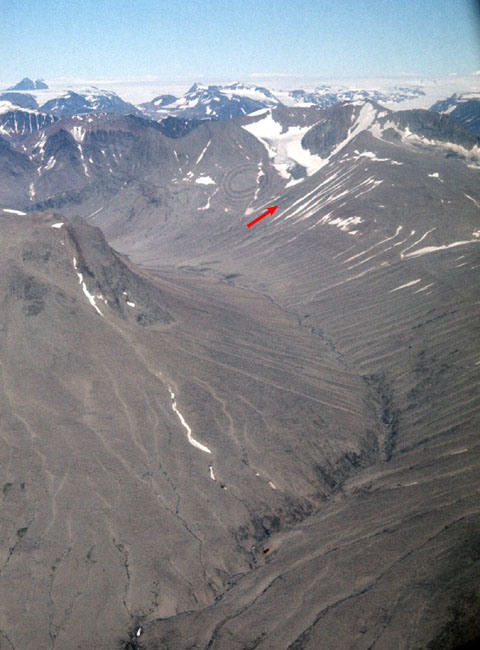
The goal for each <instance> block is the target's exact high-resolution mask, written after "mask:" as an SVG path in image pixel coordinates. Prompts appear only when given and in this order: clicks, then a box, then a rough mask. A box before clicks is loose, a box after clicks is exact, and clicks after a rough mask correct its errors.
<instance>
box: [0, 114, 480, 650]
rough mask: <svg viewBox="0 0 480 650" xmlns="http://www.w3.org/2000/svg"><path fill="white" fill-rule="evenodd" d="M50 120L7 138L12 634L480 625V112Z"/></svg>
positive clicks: (271, 632) (222, 648)
mask: <svg viewBox="0 0 480 650" xmlns="http://www.w3.org/2000/svg"><path fill="white" fill-rule="evenodd" d="M89 120H90V121H89ZM41 131H42V132H41V133H40V134H38V133H37V134H35V135H31V136H28V137H27V138H25V139H22V140H21V141H20V140H19V141H18V142H17V143H13V145H8V147H7V146H6V145H5V151H4V152H3V153H2V150H0V156H3V158H1V159H0V172H1V173H3V178H5V179H6V180H7V181H8V174H10V176H12V174H11V171H12V169H14V170H15V174H13V176H12V178H13V180H14V184H13V185H11V184H9V183H8V182H6V183H5V184H4V186H3V188H4V189H3V192H4V194H3V195H2V201H3V202H4V203H5V202H6V201H9V202H10V203H9V205H10V208H9V209H7V210H5V211H3V212H0V227H1V228H2V237H1V239H0V246H1V256H0V260H1V262H0V264H1V266H2V272H1V273H0V296H1V300H2V306H3V308H2V312H1V313H2V317H1V318H2V327H1V331H0V345H1V353H0V361H1V370H2V383H1V385H0V400H1V411H0V412H1V423H0V432H1V437H2V448H3V452H2V454H1V456H0V458H1V472H2V485H3V525H2V529H1V530H2V545H1V552H2V569H1V572H0V589H1V597H0V599H1V602H2V614H1V617H0V622H1V625H0V629H1V632H0V648H1V649H2V650H3V648H10V649H11V648H15V649H19V648H20V649H22V650H23V649H25V650H34V649H35V650H37V649H38V648H40V647H41V648H56V649H57V650H63V649H65V650H67V649H71V648H85V649H87V648H88V649H91V648H94V647H95V648H105V649H110V648H112V649H113V648H130V650H142V649H143V650H160V649H162V650H163V649H166V648H168V649H170V650H174V649H175V650H176V649H178V650H180V649H185V648H191V649H193V648H198V649H199V650H200V649H202V650H206V649H216V650H236V649H238V650H246V649H248V650H253V648H263V649H265V650H267V649H269V650H282V649H284V650H287V649H290V650H301V649H306V650H316V649H318V648H328V649H329V650H337V649H338V650H345V649H346V648H351V649H352V650H353V649H355V650H367V649H375V650H383V649H384V650H387V649H388V650H390V649H391V648H398V649H405V650H407V649H408V650H410V649H411V650H413V649H415V650H420V649H423V650H443V649H445V650H455V649H457V648H460V647H461V645H462V644H464V643H467V642H471V641H473V640H474V639H475V638H477V637H479V636H480V623H479V621H480V617H479V615H478V613H479V608H480V591H479V587H478V585H479V580H478V578H479V572H480V544H479V540H480V528H479V523H480V522H479V515H480V500H479V494H478V492H479V489H480V484H479V476H480V474H479V462H480V455H479V446H478V429H479V419H480V407H479V402H478V381H479V375H480V346H479V335H478V334H479V326H478V323H479V315H480V313H479V311H480V309H479V305H480V295H479V287H478V281H477V278H478V273H477V270H478V268H479V267H480V246H479V244H480V218H479V215H480V192H479V191H478V178H479V176H478V174H479V167H478V140H477V138H476V136H474V135H473V134H472V133H470V132H469V131H467V130H466V129H464V128H463V127H461V126H460V125H459V124H457V123H456V122H454V121H453V120H452V119H451V118H449V117H448V116H439V115H436V114H433V113H430V112H428V111H407V112H397V113H392V112H390V111H386V110H383V109H382V108H381V107H379V106H378V105H375V104H371V103H365V104H361V105H360V104H357V105H352V104H348V105H347V104H345V105H339V106H334V107H332V108H329V109H326V110H322V109H317V108H314V109H286V108H285V107H280V108H276V109H274V110H270V111H266V112H265V111H264V112H261V113H260V114H256V115H255V114H254V115H250V116H244V117H239V118H234V119H233V120H230V121H228V122H224V123H211V124H204V125H200V126H196V128H193V129H192V130H190V131H189V132H188V133H186V134H183V135H182V136H181V137H177V138H172V137H167V136H166V135H165V133H163V132H162V131H161V127H160V126H158V125H155V124H151V123H145V122H142V121H141V120H139V119H137V118H134V117H125V116H118V115H114V116H112V115H98V114H92V115H91V116H89V117H88V118H87V116H84V117H83V118H82V119H79V117H78V116H73V117H65V118H61V119H59V120H58V121H57V122H55V123H54V124H51V125H49V126H47V127H46V128H45V129H43V130H41ZM2 161H6V162H5V164H4V163H3V162H2ZM2 164H4V166H3V167H2V166H1V165H2ZM14 165H15V166H14ZM2 170H3V171H2ZM12 182H13V181H12ZM32 184H33V185H32ZM15 198H16V201H15V202H14V199H15ZM271 205H278V208H277V210H276V212H275V213H274V214H273V215H272V216H271V217H267V218H265V219H264V220H262V221H260V222H259V223H258V224H256V225H255V226H254V227H252V228H249V229H247V228H246V223H247V222H248V221H250V220H251V219H253V218H254V217H255V216H257V215H259V214H261V213H262V212H263V211H264V210H265V209H266V208H267V207H269V206H271ZM12 208H13V211H12ZM15 210H17V212H15ZM23 211H25V214H24V213H23ZM76 215H78V216H76ZM97 226H98V227H97ZM100 228H101V230H100ZM102 233H104V234H102ZM107 241H108V243H107ZM110 246H113V247H114V248H111V247H110ZM114 249H116V250H114ZM116 251H120V252H116Z"/></svg>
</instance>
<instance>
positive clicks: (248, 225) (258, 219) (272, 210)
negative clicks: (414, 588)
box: [247, 205, 278, 228]
mask: <svg viewBox="0 0 480 650" xmlns="http://www.w3.org/2000/svg"><path fill="white" fill-rule="evenodd" d="M277 208H278V205H272V207H271V208H268V210H267V211H266V212H264V213H263V214H261V215H260V216H259V217H257V218H256V219H254V220H253V221H250V223H247V228H250V226H253V224H254V223H257V221H260V219H263V217H266V216H267V214H273V213H274V212H275V210H276V209H277Z"/></svg>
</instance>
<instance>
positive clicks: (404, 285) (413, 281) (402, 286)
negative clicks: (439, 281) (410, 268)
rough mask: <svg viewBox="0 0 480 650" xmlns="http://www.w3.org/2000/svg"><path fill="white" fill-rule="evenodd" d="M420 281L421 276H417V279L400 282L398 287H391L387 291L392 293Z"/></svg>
mask: <svg viewBox="0 0 480 650" xmlns="http://www.w3.org/2000/svg"><path fill="white" fill-rule="evenodd" d="M421 281H422V278H418V279H417V280H412V281H411V282H406V283H405V284H401V285H400V286H399V287H396V288H395V289H392V290H391V291H389V293H394V292H395V291H400V289H406V288H407V287H413V286H414V285H415V284H418V283H419V282H421Z"/></svg>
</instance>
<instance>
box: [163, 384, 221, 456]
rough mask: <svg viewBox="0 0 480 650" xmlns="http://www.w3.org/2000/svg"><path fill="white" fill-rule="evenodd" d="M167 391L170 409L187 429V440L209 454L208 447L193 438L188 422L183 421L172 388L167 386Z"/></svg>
mask: <svg viewBox="0 0 480 650" xmlns="http://www.w3.org/2000/svg"><path fill="white" fill-rule="evenodd" d="M168 391H169V393H170V397H171V398H172V410H173V411H174V412H175V413H176V414H177V415H178V419H179V420H180V422H181V423H182V426H183V427H184V429H185V430H186V431H187V438H188V442H189V443H190V444H191V445H192V446H193V447H196V448H197V449H200V451H204V452H205V453H206V454H211V453H212V452H211V451H210V449H209V448H208V447H206V446H205V445H202V443H201V442H198V440H195V438H194V437H193V436H192V430H191V428H190V427H189V426H188V424H187V423H186V422H185V418H184V417H183V415H182V414H181V413H180V411H179V410H178V409H177V403H176V401H175V393H174V392H173V390H172V389H171V388H170V386H169V387H168Z"/></svg>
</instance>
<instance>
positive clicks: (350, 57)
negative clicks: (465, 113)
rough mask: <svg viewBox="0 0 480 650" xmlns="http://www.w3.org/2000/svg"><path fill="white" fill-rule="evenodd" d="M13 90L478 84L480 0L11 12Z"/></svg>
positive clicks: (133, 0)
mask: <svg viewBox="0 0 480 650" xmlns="http://www.w3.org/2000/svg"><path fill="white" fill-rule="evenodd" d="M0 1H1V6H2V18H1V24H0V50H1V51H2V57H1V60H2V68H1V72H0V76H1V78H2V80H4V81H7V80H12V81H13V80H17V79H19V78H21V77H23V76H25V75H28V76H31V77H35V78H36V77H44V78H46V79H55V78H59V77H66V78H72V79H73V78H84V79H88V78H93V79H98V78H111V79H122V78H136V77H138V78H139V77H144V76H146V75H153V76H166V75H168V76H169V77H170V78H175V77H179V78H180V77H181V78H184V79H185V78H189V79H191V80H192V81H193V80H195V79H201V78H202V77H204V76H206V75H207V76H208V77H209V78H215V77H219V78H231V79H237V78H238V79H243V80H248V79H249V78H251V79H255V78H256V75H258V77H259V78H260V77H262V76H272V77H275V76H278V77H281V75H295V76H303V77H317V78H319V79H321V78H323V77H329V78H330V77H338V78H340V77H344V76H346V77H356V76H359V77H367V76H376V77H379V76H387V77H392V76H401V75H404V74H405V75H408V74H413V75H420V76H426V77H433V76H446V75H449V74H452V73H457V74H459V75H467V74H471V73H473V72H474V71H475V70H478V69H480V20H479V19H478V16H477V15H476V13H475V7H476V6H477V5H476V3H475V2H474V1H473V0H349V1H347V0H317V1H315V0H309V1H306V0H242V1H236V2H235V1H233V0H231V1H230V2H228V1H220V0H182V1H179V0H103V1H102V0H82V1H81V2H78V1H77V0H68V1H67V0H56V1H53V0H42V1H41V2H40V0H0Z"/></svg>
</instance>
